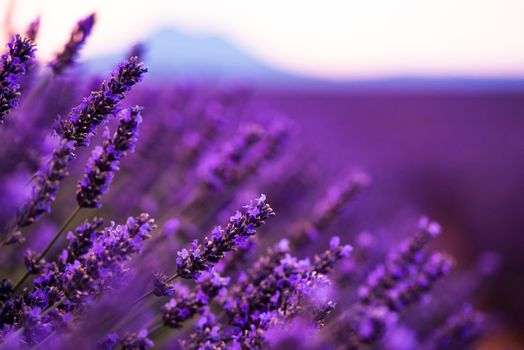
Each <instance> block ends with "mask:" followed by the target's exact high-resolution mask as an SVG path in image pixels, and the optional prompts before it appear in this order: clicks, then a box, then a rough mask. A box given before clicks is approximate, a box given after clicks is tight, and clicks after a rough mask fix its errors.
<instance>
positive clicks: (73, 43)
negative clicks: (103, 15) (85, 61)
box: [49, 13, 96, 75]
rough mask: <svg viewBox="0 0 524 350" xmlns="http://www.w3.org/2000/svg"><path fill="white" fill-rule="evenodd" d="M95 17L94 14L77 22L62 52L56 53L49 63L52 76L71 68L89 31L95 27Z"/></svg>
mask: <svg viewBox="0 0 524 350" xmlns="http://www.w3.org/2000/svg"><path fill="white" fill-rule="evenodd" d="M95 20H96V16H95V14H94V13H92V14H90V15H89V16H87V17H86V18H83V19H81V20H80V21H78V23H77V24H76V26H75V27H74V28H73V31H72V32H71V36H70V37H69V41H68V42H67V44H66V45H65V46H64V49H63V50H62V52H60V53H58V54H57V55H56V57H55V58H54V59H53V60H52V61H51V62H50V63H49V67H51V69H52V70H53V73H54V74H57V75H58V74H62V73H63V71H64V70H65V69H66V68H68V67H69V66H71V65H72V64H73V63H74V61H75V60H76V58H77V56H78V53H79V52H80V49H81V48H82V46H84V44H85V42H86V40H87V38H88V37H89V35H90V34H91V30H92V29H93V26H94V25H95Z"/></svg>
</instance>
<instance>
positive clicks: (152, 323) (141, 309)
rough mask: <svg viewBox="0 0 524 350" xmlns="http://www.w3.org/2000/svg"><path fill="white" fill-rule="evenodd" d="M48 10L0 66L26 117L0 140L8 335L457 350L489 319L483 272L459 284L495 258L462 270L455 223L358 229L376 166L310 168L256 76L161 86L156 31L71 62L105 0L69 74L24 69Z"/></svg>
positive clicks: (0, 332) (69, 53)
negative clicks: (107, 60)
mask: <svg viewBox="0 0 524 350" xmlns="http://www.w3.org/2000/svg"><path fill="white" fill-rule="evenodd" d="M38 24H39V21H38V20H37V21H35V22H33V23H32V24H31V25H30V26H29V29H28V31H27V33H28V34H27V35H28V36H29V37H30V38H31V39H23V38H22V37H21V36H15V37H13V40H12V41H11V43H9V44H8V51H7V53H5V54H4V55H3V56H2V62H1V63H2V66H1V67H0V94H1V96H0V102H1V106H0V121H3V119H4V117H5V116H6V115H8V113H10V114H13V116H12V117H13V118H15V117H16V119H17V120H23V121H24V122H22V123H20V122H19V123H13V124H7V125H2V129H0V139H1V140H2V141H3V142H4V144H3V147H2V148H3V149H7V148H10V147H19V150H18V152H17V153H16V155H17V156H16V157H13V153H10V152H9V151H4V150H2V152H0V157H1V158H2V159H1V162H2V164H8V165H9V166H3V167H2V168H1V169H0V179H1V180H2V183H4V184H8V185H4V186H3V187H2V190H3V191H4V192H3V193H1V196H2V204H3V206H4V210H2V211H1V212H0V218H1V220H0V222H1V223H2V224H3V226H4V228H3V230H2V241H1V243H2V246H1V247H0V249H1V250H2V252H1V258H0V259H1V261H2V269H1V272H2V273H3V275H4V277H3V278H2V279H1V280H0V347H1V348H3V349H10V348H13V349H37V348H41V349H43V348H52V349H70V348H72V347H76V348H78V347H80V348H86V349H90V348H100V349H116V348H119V349H148V348H154V347H156V348H169V349H178V348H181V349H265V348H275V349H288V348H290V347H291V346H295V347H298V348H302V349H357V348H372V349H420V348H424V349H426V348H427V349H459V348H460V349H462V348H464V347H466V346H468V345H472V344H475V341H477V339H479V338H481V337H482V335H483V333H484V332H486V331H487V330H489V329H491V328H490V327H494V323H493V322H491V321H490V317H489V315H488V314H486V313H482V312H480V311H478V310H476V309H475V307H474V306H472V304H471V303H472V302H474V299H475V295H474V290H475V288H471V292H469V293H462V294H461V293H449V292H448V290H453V288H454V287H453V286H454V285H456V284H457V283H458V282H457V281H458V280H460V279H461V277H460V276H466V275H467V276H468V280H470V281H473V282H472V283H480V281H481V280H482V279H483V278H486V276H487V274H483V273H478V271H467V270H464V269H459V270H458V271H457V272H456V273H457V274H456V275H455V276H457V277H453V276H454V273H455V272H454V260H453V258H451V257H450V256H449V255H447V254H446V253H444V252H442V251H440V248H439V249H437V248H436V247H435V246H434V243H433V241H434V240H436V241H437V243H438V239H439V238H438V237H439V236H440V235H441V234H443V235H445V234H446V230H445V228H444V229H442V228H441V227H440V225H439V224H438V223H436V222H433V221H431V220H429V219H428V218H426V217H422V218H421V219H420V220H419V221H418V224H417V222H416V221H415V220H411V221H409V220H408V221H409V222H408V223H407V225H406V226H408V227H412V228H413V233H408V234H407V235H406V234H405V233H403V232H398V233H397V232H393V231H383V230H382V231H379V230H377V232H376V233H369V232H363V233H359V232H354V230H353V229H352V227H351V224H350V221H348V220H347V219H348V216H349V213H348V210H347V209H348V208H349V207H351V206H353V205H355V204H358V203H355V202H358V198H359V196H362V195H365V189H366V187H367V186H370V180H369V177H368V175H367V174H364V173H363V172H361V171H358V170H348V171H347V172H346V173H344V174H340V175H341V176H340V178H341V179H340V180H339V181H337V180H333V184H330V183H329V182H330V181H331V180H330V179H328V177H326V176H323V181H315V179H314V176H310V174H309V172H308V169H310V168H309V166H310V162H309V160H308V158H307V154H305V152H304V150H303V148H302V147H301V146H300V145H299V146H298V147H297V146H294V145H293V141H294V140H295V141H296V139H294V136H295V135H296V129H295V128H294V126H293V124H292V123H291V121H290V120H289V119H287V118H286V117H284V116H282V115H280V114H278V113H276V112H275V111H273V110H270V109H268V108H267V107H262V106H261V105H259V104H256V103H254V104H251V105H250V104H249V98H248V97H247V96H246V95H245V94H244V93H243V92H242V90H238V91H231V90H230V91H221V90H217V89H211V88H208V87H204V86H201V85H198V84H194V85H191V84H189V85H177V84H173V85H169V84H165V83H163V84H162V85H160V84H157V83H155V82H150V83H147V68H145V65H144V63H141V62H140V61H139V59H138V58H137V57H136V52H140V54H139V56H140V57H142V56H144V55H143V51H144V50H145V49H144V47H143V46H135V47H134V48H133V49H132V51H133V52H135V55H133V56H132V57H131V58H129V59H127V60H123V62H122V63H120V64H119V65H118V66H117V68H116V69H115V70H114V71H113V73H111V75H110V76H109V78H108V80H106V81H104V82H102V83H101V84H93V80H92V78H91V77H86V76H84V75H81V74H78V73H75V74H74V76H71V77H70V79H67V69H66V68H71V69H73V66H74V65H73V63H74V62H75V60H76V59H77V57H78V55H79V50H80V48H81V46H82V45H83V43H84V42H85V40H86V39H87V37H88V36H89V34H90V32H91V30H92V29H93V26H94V25H95V15H94V14H93V15H90V16H88V17H86V18H85V19H83V20H81V21H79V22H78V24H77V26H76V27H75V28H74V29H73V32H72V34H71V38H70V40H69V41H68V43H67V44H66V45H65V47H64V49H63V51H62V52H61V53H59V54H57V56H56V58H55V59H54V60H53V61H52V62H50V63H49V64H48V66H49V67H51V68H52V74H54V75H62V76H64V79H63V80H50V79H48V74H50V73H49V71H47V70H45V67H46V66H45V65H43V66H41V67H40V68H42V69H41V70H40V71H35V72H33V74H31V75H30V76H29V78H30V79H28V80H21V77H22V76H23V75H24V73H25V72H26V71H27V68H28V66H29V65H30V64H31V62H32V60H33V58H34V51H35V48H34V43H33V41H32V40H34V39H35V38H36V36H37V33H38ZM143 78H144V79H145V81H146V83H145V84H144V85H143V86H136V90H135V85H136V84H137V83H138V82H140V81H141V80H142V79H143ZM21 84H22V85H21ZM42 86H45V87H46V89H42V88H41V87H42ZM85 86H96V87H93V88H92V91H90V92H89V91H86V90H85ZM72 87H74V88H72ZM132 88H133V90H135V91H131V90H132ZM64 89H66V90H68V91H69V92H70V94H71V96H68V97H67V101H66V97H64V101H60V99H59V101H57V99H55V98H50V97H51V96H53V95H54V94H56V92H58V91H62V90H64ZM20 91H22V92H23V93H22V94H21V96H20ZM26 95H27V96H26ZM81 96H87V97H84V98H81ZM25 97H30V98H28V99H27V100H26V99H25ZM19 100H20V101H21V108H20V109H19V110H17V111H14V110H13V109H14V108H15V107H16V106H17V104H18V101H19ZM69 101H77V103H78V101H80V104H78V105H77V106H76V107H74V106H73V105H72V103H69ZM140 106H143V107H140ZM57 114H59V115H67V117H64V118H60V119H59V120H58V121H56V122H55V123H54V124H55V125H54V127H53V120H54V118H55V116H56V115H57ZM246 116H248V117H246ZM142 118H143V122H142ZM101 125H104V126H105V128H106V132H105V133H103V135H99V133H98V127H99V126H101ZM139 126H140V129H141V130H140V135H139V133H138V128H139ZM111 129H113V130H114V132H113V133H111V132H110V130H111ZM13 135H18V138H19V139H22V140H27V141H28V142H26V143H23V144H12V143H10V142H9V141H10V140H14V139H15V138H14V136H13ZM29 140H30V142H29ZM90 147H92V149H89V148H90ZM30 154H31V155H32V156H31V157H30V156H29V155H30ZM31 188H32V190H31ZM262 192H263V193H265V194H262ZM362 192H364V193H362ZM266 194H267V196H266ZM270 203H271V204H270ZM102 207H103V210H102V209H101V208H102ZM75 208H76V209H75ZM273 208H275V210H273ZM146 212H147V213H146ZM44 214H49V215H44ZM273 216H274V218H273ZM153 217H154V218H155V219H153ZM217 222H218V223H220V222H225V225H223V226H214V225H215V224H216V223H217ZM117 223H120V224H117ZM337 225H338V226H337ZM333 227H338V228H339V229H340V228H342V229H341V230H342V232H337V233H336V234H337V235H334V233H335V232H333ZM441 231H442V232H441ZM202 232H208V234H207V235H206V234H202ZM339 236H340V237H341V238H339ZM398 237H405V239H404V240H401V239H399V238H398ZM342 242H343V243H342ZM452 305H455V306H452ZM457 305H464V306H460V307H457ZM416 314H418V315H419V316H416ZM420 314H424V317H422V316H420Z"/></svg>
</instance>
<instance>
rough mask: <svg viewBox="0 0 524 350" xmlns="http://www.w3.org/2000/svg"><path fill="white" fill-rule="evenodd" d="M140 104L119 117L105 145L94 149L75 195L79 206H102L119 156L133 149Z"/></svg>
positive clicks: (139, 119) (140, 117)
mask: <svg viewBox="0 0 524 350" xmlns="http://www.w3.org/2000/svg"><path fill="white" fill-rule="evenodd" d="M141 111H142V108H141V107H138V106H136V107H133V108H130V109H129V110H126V111H125V112H124V114H123V115H122V117H121V118H120V123H119V125H118V129H117V131H116V132H115V134H114V135H113V137H111V138H107V139H106V140H105V141H104V144H103V146H102V147H100V146H98V147H96V148H95V149H94V150H93V153H92V155H91V158H89V160H88V163H87V167H86V172H85V175H84V179H83V180H82V181H81V182H79V183H78V185H77V191H76V199H77V201H78V205H79V206H80V207H86V208H100V207H101V206H102V196H103V195H104V193H105V192H106V191H107V189H108V187H109V184H110V183H111V181H112V179H113V174H114V172H115V171H116V170H118V164H119V162H120V160H121V159H122V158H123V157H124V156H125V155H126V153H127V152H128V151H131V152H132V151H133V149H134V146H135V143H136V141H137V137H138V126H139V125H140V123H142V116H141V115H140V112H141Z"/></svg>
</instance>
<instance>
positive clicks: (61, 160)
mask: <svg viewBox="0 0 524 350" xmlns="http://www.w3.org/2000/svg"><path fill="white" fill-rule="evenodd" d="M74 152H75V146H74V143H73V142H71V141H67V140H62V141H61V142H60V145H59V146H58V147H57V148H56V149H55V151H54V152H53V155H52V158H51V160H50V162H49V164H48V165H47V167H46V169H45V170H44V171H42V172H40V173H38V174H37V176H36V184H35V185H34V187H33V194H32V196H31V200H30V201H29V202H28V203H27V204H26V205H25V206H24V207H23V208H22V209H21V210H20V211H19V213H18V219H17V226H18V227H25V226H29V225H31V224H33V223H34V222H36V221H38V219H40V217H41V216H42V215H44V214H45V213H49V212H51V203H52V202H53V201H54V200H55V196H56V192H57V191H58V186H59V184H60V181H62V179H64V178H65V177H66V176H67V175H69V172H68V166H69V163H70V162H71V160H72V159H73V157H74Z"/></svg>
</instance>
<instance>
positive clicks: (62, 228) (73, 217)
mask: <svg viewBox="0 0 524 350" xmlns="http://www.w3.org/2000/svg"><path fill="white" fill-rule="evenodd" d="M80 209H81V208H80V207H76V209H75V211H74V212H73V214H71V216H70V217H69V219H67V221H66V222H65V223H64V224H63V225H62V227H61V228H60V230H58V232H57V233H56V235H55V236H54V237H53V239H52V240H51V242H49V243H48V244H47V246H46V247H45V249H44V251H43V252H42V253H41V254H40V256H38V258H37V259H36V262H37V263H38V262H40V260H42V259H43V258H44V257H45V256H46V255H47V253H49V251H50V250H51V248H53V245H54V244H55V243H56V241H58V239H59V238H60V236H61V235H62V233H64V231H65V230H66V229H67V227H68V226H69V224H70V223H71V221H73V220H74V219H75V217H76V215H77V214H78V213H79V212H80Z"/></svg>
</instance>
